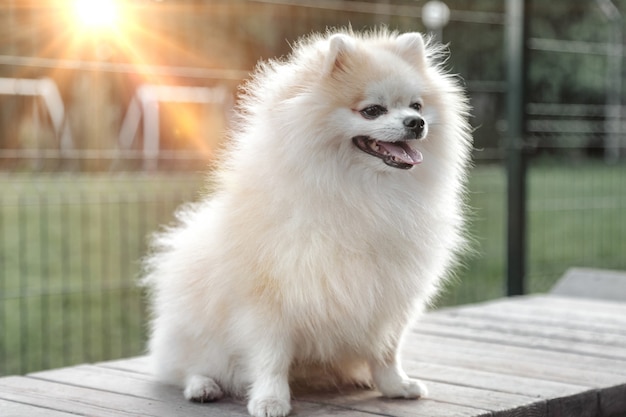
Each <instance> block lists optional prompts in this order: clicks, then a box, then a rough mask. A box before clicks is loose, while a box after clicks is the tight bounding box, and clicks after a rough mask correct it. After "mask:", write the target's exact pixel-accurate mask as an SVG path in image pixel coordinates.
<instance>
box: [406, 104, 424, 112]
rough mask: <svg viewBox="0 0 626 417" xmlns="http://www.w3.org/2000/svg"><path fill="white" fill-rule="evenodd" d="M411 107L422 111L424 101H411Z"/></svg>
mask: <svg viewBox="0 0 626 417" xmlns="http://www.w3.org/2000/svg"><path fill="white" fill-rule="evenodd" d="M409 107H411V108H412V109H413V110H416V111H421V110H422V103H418V102H415V103H411V105H410V106H409Z"/></svg>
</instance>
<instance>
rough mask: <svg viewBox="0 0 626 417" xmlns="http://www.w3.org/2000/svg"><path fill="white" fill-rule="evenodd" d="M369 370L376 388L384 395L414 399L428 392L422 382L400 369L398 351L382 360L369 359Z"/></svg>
mask: <svg viewBox="0 0 626 417" xmlns="http://www.w3.org/2000/svg"><path fill="white" fill-rule="evenodd" d="M370 370H371V371H372V378H373V379H374V384H376V388H378V390H379V391H380V392H381V393H382V394H383V395H384V396H385V397H388V398H408V399H416V398H420V397H425V396H426V395H427V394H428V390H427V389H426V386H425V385H424V384H423V383H422V382H420V381H418V380H417V379H412V378H409V377H408V376H407V374H406V373H405V372H404V370H402V366H401V365H400V358H399V354H398V352H395V353H394V354H393V355H390V357H389V358H387V359H386V360H384V361H371V362H370Z"/></svg>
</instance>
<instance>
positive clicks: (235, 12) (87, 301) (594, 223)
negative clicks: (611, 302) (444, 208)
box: [0, 0, 626, 375]
mask: <svg viewBox="0 0 626 417" xmlns="http://www.w3.org/2000/svg"><path fill="white" fill-rule="evenodd" d="M563 2H564V4H569V3H568V2H566V1H565V0H563ZM171 3H173V2H148V1H139V0H137V1H128V2H127V5H128V6H127V8H126V10H125V13H126V14H127V15H126V16H125V19H126V23H125V27H124V28H125V30H126V31H127V32H129V33H128V34H127V35H130V36H126V37H123V36H122V34H120V33H119V32H116V31H113V32H110V31H109V32H106V30H107V29H106V28H104V29H103V30H104V31H105V33H107V34H106V36H105V35H103V34H102V32H100V33H99V34H98V33H95V32H86V33H83V34H82V35H83V37H82V38H80V39H73V37H76V36H77V32H75V31H74V30H79V29H78V28H72V29H71V30H70V29H65V26H68V27H69V26H70V23H69V20H68V19H70V17H69V14H70V10H69V9H68V7H60V6H55V5H54V2H53V1H52V0H50V2H49V3H48V2H40V3H36V4H35V3H33V2H31V3H28V4H29V6H27V7H23V6H20V5H19V4H18V2H17V1H9V2H8V3H7V5H4V6H0V11H3V12H6V13H0V28H3V29H0V35H2V34H3V33H2V31H6V33H4V35H6V36H4V37H2V39H7V41H6V43H0V88H2V91H0V375H2V374H12V373H25V372H30V371H33V370H38V369H44V368H50V367H58V366H63V365H68V364H73V363H78V362H83V361H97V360H104V359H111V358H117V357H124V356H129V355H135V354H140V353H141V352H142V351H143V342H144V338H145V328H144V326H145V322H144V321H145V312H144V303H143V298H142V294H141V291H140V290H139V289H138V288H137V286H136V285H135V281H136V278H137V276H138V274H139V263H140V259H141V257H142V256H143V254H144V253H145V251H146V239H147V236H149V234H150V233H152V232H153V231H155V230H156V229H157V228H158V227H159V225H162V224H165V223H167V222H169V221H170V220H171V219H172V213H173V212H174V210H175V208H176V207H177V206H178V205H179V204H180V203H182V202H183V201H189V200H192V199H194V198H197V197H198V195H199V193H201V192H208V191H206V190H205V186H204V185H203V178H204V174H203V172H204V171H205V170H206V169H208V168H210V165H211V161H212V155H213V152H214V150H215V148H216V147H217V146H219V144H220V143H221V140H222V134H221V132H222V131H223V129H224V127H225V126H227V125H228V117H229V109H230V108H231V106H232V98H233V97H234V95H235V94H236V86H237V85H238V84H239V82H240V81H241V80H242V79H243V78H245V77H246V74H247V73H248V71H249V70H250V69H251V68H252V67H253V65H254V63H255V62H256V60H257V59H258V58H267V57H272V56H280V55H281V54H284V53H286V52H287V51H288V48H289V42H292V41H293V40H294V39H295V38H296V37H297V36H299V35H301V34H303V33H307V32H309V31H312V30H318V31H319V30H322V31H323V30H325V28H326V27H327V26H345V25H347V24H348V23H349V22H350V23H351V24H352V26H353V27H354V28H355V29H360V28H363V27H372V26H374V25H377V24H381V23H384V24H387V25H389V26H390V27H393V28H397V29H399V30H419V31H426V30H427V28H426V27H425V26H424V24H423V22H422V16H421V11H422V6H423V4H424V2H416V1H412V0H411V1H408V0H407V1H401V0H397V1H395V0H394V1H386V2H374V1H371V2H370V1H341V0H324V1H313V0H310V1H305V0H302V1H287V0H271V1H270V0H267V1H264V0H258V1H244V0H240V1H200V0H196V1H194V0H181V1H177V2H175V3H174V4H171ZM447 3H448V5H449V6H450V22H449V24H448V25H447V26H446V27H444V28H443V29H441V30H439V33H438V35H439V36H441V37H442V40H443V41H444V42H449V43H450V50H451V54H452V57H451V59H450V61H449V62H448V63H447V65H448V66H449V67H451V68H452V71H454V72H459V73H461V74H462V75H463V77H464V79H465V83H466V85H467V87H468V90H469V93H470V96H471V100H472V104H473V108H474V116H473V119H472V123H473V125H474V126H476V129H477V130H476V132H475V138H476V144H475V146H476V151H475V152H474V159H475V168H473V170H472V174H471V178H470V183H469V196H468V203H469V206H470V213H469V215H470V218H471V222H470V230H469V233H470V235H471V237H472V240H473V242H474V243H473V245H472V251H470V253H468V255H467V256H466V257H465V258H464V260H463V262H462V265H461V266H460V267H459V268H458V269H457V271H456V274H455V276H454V277H453V278H452V279H451V281H450V284H449V285H448V288H447V290H446V291H445V292H444V294H443V295H442V296H441V298H440V300H439V305H447V304H456V303H466V302H474V301H481V300H487V299H491V298H495V297H499V296H502V295H504V294H505V293H506V288H505V285H506V283H505V279H504V274H505V267H506V245H505V235H506V228H505V224H506V219H507V211H506V209H507V208H506V198H505V196H506V192H507V188H506V187H507V181H506V166H505V164H504V156H505V149H506V146H505V138H506V123H505V122H504V120H505V113H504V110H505V101H506V94H507V88H506V83H505V71H504V67H505V64H506V63H505V53H504V43H503V39H504V36H505V30H504V22H505V7H504V5H505V3H504V2H484V4H482V3H481V4H480V5H474V4H473V3H471V2H465V1H461V0H457V1H449V2H447ZM537 3H539V2H537ZM557 3H558V2H557ZM582 3H584V5H578V6H576V7H577V8H580V11H581V12H582V13H583V14H585V13H587V15H588V16H590V17H588V18H590V19H595V18H601V16H602V10H601V8H600V6H598V4H599V3H601V2H594V1H589V2H581V4H582ZM577 4H578V3H577ZM620 10H622V11H623V9H620ZM549 11H550V10H543V9H542V8H541V6H537V5H535V8H534V9H533V14H534V16H535V17H536V22H537V24H538V25H540V24H542V22H543V21H544V20H546V21H550V19H551V18H552V16H551V15H549V13H548V12H549ZM598 16H600V17H598ZM71 18H75V16H74V17H71ZM131 18H132V19H131ZM586 18H587V17H585V18H582V19H583V20H584V19H586ZM133 22H134V23H133ZM82 30H87V29H84V28H83V29H82ZM89 30H92V29H89ZM532 30H533V29H532V28H531V34H530V38H531V41H530V42H529V46H530V47H531V49H530V53H529V58H530V60H529V66H530V67H529V71H531V72H533V71H534V72H537V71H539V72H540V71H545V65H544V66H543V67H539V68H536V67H533V65H534V64H533V60H535V61H541V60H542V59H545V57H541V56H539V54H551V55H550V57H551V58H550V59H556V58H555V57H554V56H555V55H554V54H557V55H558V54H566V55H567V56H568V58H567V59H568V60H569V61H568V63H567V65H561V66H558V67H555V68H554V69H553V70H554V71H555V72H554V77H560V78H567V77H568V76H569V77H574V75H571V74H570V75H568V74H565V75H563V71H567V69H568V68H578V67H586V66H592V67H593V66H599V67H601V68H602V69H604V67H603V65H604V64H603V62H607V59H608V60H610V59H611V58H609V55H607V54H602V53H598V52H597V51H595V53H594V54H592V55H593V57H590V54H589V51H588V50H584V48H583V49H581V50H580V51H576V52H575V53H572V52H571V48H573V47H576V45H578V47H580V46H581V45H588V43H589V42H596V43H601V42H598V41H597V40H596V39H595V38H593V39H591V40H589V39H585V38H576V39H571V40H570V41H571V42H574V43H571V44H570V43H568V44H567V45H566V44H564V43H562V42H561V43H555V42H552V43H550V39H546V38H541V37H539V35H542V36H543V32H541V31H539V30H538V29H537V32H538V34H537V33H534V32H532ZM469 34H472V41H471V42H468V37H469ZM555 36H556V35H555ZM85 39H86V40H85ZM607 39H608V38H607ZM131 40H132V41H131ZM81 42H82V43H81ZM584 42H587V43H584ZM607 42H608V41H607ZM555 45H556V46H555ZM564 45H566V46H567V47H566V48H565V47H564ZM63 47H65V48H67V50H66V49H63ZM557 49H558V50H557ZM561 49H566V50H561ZM612 51H614V50H612ZM612 53H613V52H612ZM620 54H621V52H620ZM611 56H612V55H611ZM619 56H620V57H621V62H623V54H621V55H619ZM594 57H595V58H594ZM593 59H596V60H597V61H594V60H593ZM577 60H580V61H577ZM590 60H591V61H590ZM492 61H495V62H496V63H497V64H495V65H494V64H493V62H492ZM557 61H558V59H557ZM488 64H489V65H488ZM611 65H615V64H614V63H613V64H611ZM613 71H614V69H613ZM606 74H607V73H606V72H605V71H601V72H599V73H597V74H596V76H597V78H598V80H595V81H594V82H597V83H600V84H602V83H603V82H604V81H603V80H604V79H605V78H606ZM543 76H544V75H542V74H538V75H537V74H534V75H533V77H531V79H530V80H529V82H530V85H529V89H530V90H529V91H531V92H532V94H531V95H530V96H529V103H528V105H527V106H526V107H525V110H526V111H525V114H526V124H525V126H526V128H527V131H528V133H529V135H528V136H527V137H526V142H525V146H524V148H523V150H522V151H523V152H524V157H525V159H526V161H527V163H528V164H529V170H528V173H527V181H528V201H527V208H528V210H527V212H528V216H529V217H528V222H527V230H526V233H527V237H528V240H527V245H528V247H527V249H528V259H527V265H528V268H527V277H526V278H527V289H528V291H531V292H534V291H545V290H546V289H548V288H549V287H550V286H551V285H552V284H553V283H554V282H555V280H556V279H557V278H558V277H559V276H560V275H561V274H562V273H563V272H564V271H565V270H566V269H567V268H568V267H570V266H591V267H605V268H615V269H626V257H625V256H624V253H626V243H625V242H626V239H625V237H626V216H624V213H626V188H624V184H626V165H625V163H624V155H623V153H622V152H623V148H624V141H625V140H626V139H625V138H624V133H623V132H626V129H625V128H624V115H623V113H620V112H621V111H623V110H622V107H621V106H619V105H616V104H615V103H614V102H608V103H607V102H606V101H605V99H606V98H607V96H608V95H610V94H609V91H611V89H610V88H604V87H602V88H604V90H603V93H602V94H597V97H596V102H593V103H590V102H581V101H577V100H576V95H575V94H574V93H567V94H570V96H568V95H567V94H562V95H559V94H553V95H547V93H546V91H548V90H547V89H548V88H554V87H553V86H551V85H550V84H549V83H547V84H546V82H545V80H544V78H542V77H543ZM35 80H43V81H35ZM566 82H567V80H565V81H564V83H566ZM533 83H534V84H533ZM51 86H53V87H51ZM55 89H56V90H55ZM594 91H595V90H594ZM564 97H565V98H567V100H565V98H564ZM613 100H615V98H614V97H613ZM607 106H608V107H607ZM615 106H617V108H618V112H617V113H615V111H614V110H615V108H616V107H615ZM616 115H617V116H616ZM608 136H610V139H609V140H608V142H607V139H606V138H607V137H608ZM607 143H609V144H614V143H617V146H613V145H611V146H609V148H607V146H606V144H607ZM607 149H611V151H609V152H608V153H607ZM612 149H618V152H617V157H614V154H615V153H614V152H613V151H612ZM611 152H613V153H611ZM609 154H610V155H611V156H610V157H607V155H609ZM606 158H610V160H609V161H607V160H606Z"/></svg>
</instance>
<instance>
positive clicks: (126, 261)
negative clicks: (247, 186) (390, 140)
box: [0, 163, 626, 375]
mask: <svg viewBox="0 0 626 417" xmlns="http://www.w3.org/2000/svg"><path fill="white" fill-rule="evenodd" d="M201 184H202V176H201V175H196V174H165V173H159V174H150V175H149V174H125V175H100V176H94V175H69V174H67V175H47V176H44V175H42V176H39V175H34V174H22V175H17V174H9V175H6V174H5V175H4V176H0V375H2V374H12V373H25V372H29V371H34V370H38V369H44V368H52V367H59V366H64V365H69V364H74V363H79V362H85V361H97V360H104V359H112V358H118V357H125V356H130V355H136V354H139V353H141V352H142V351H143V348H144V347H143V344H144V340H145V327H144V326H145V311H144V303H143V299H142V295H141V292H140V290H139V289H137V287H136V286H135V280H136V278H137V276H138V273H139V260H140V258H141V256H142V255H143V254H144V253H145V250H146V237H147V236H148V235H149V234H150V233H151V232H153V231H154V230H156V229H157V228H158V227H159V225H162V224H164V223H167V222H169V221H170V220H171V219H172V213H173V211H174V210H175V208H176V207H177V206H178V205H179V204H180V203H181V202H183V201H189V200H191V199H194V198H196V197H197V195H198V190H200V189H201ZM624 184H626V166H625V165H615V166H605V165H601V164H589V163H587V164H579V165H568V166H564V165H547V164H545V165H537V166H533V167H532V169H531V170H530V177H529V227H530V230H529V277H528V287H529V290H530V291H532V292H536V291H545V290H547V289H548V288H550V287H551V286H552V285H553V284H554V282H555V281H556V279H558V277H559V276H560V275H561V274H562V273H563V272H564V271H565V270H566V269H567V268H568V267H570V266H574V265H576V266H589V267H602V268H616V269H626V257H624V253H626V215H625V213H626V192H625V191H626V189H625V188H624ZM469 189H470V193H469V203H470V206H471V207H472V211H471V217H472V221H471V225H470V234H471V236H472V239H473V245H472V249H473V253H471V254H469V255H468V256H466V257H465V258H464V260H463V265H462V266H461V267H460V268H458V270H457V274H456V278H455V279H453V280H452V281H451V282H450V284H449V285H448V287H447V289H446V291H445V292H444V293H443V295H442V296H441V298H440V300H439V303H438V304H439V305H450V304H459V303H467V302H475V301H481V300H487V299H492V298H496V297H500V296H502V295H504V293H505V288H504V284H503V282H504V280H503V275H504V268H505V251H506V249H505V244H504V241H505V207H504V204H505V173H504V170H503V168H502V167H500V166H495V165H494V166H480V167H477V168H474V170H473V172H472V175H471V180H470V184H469Z"/></svg>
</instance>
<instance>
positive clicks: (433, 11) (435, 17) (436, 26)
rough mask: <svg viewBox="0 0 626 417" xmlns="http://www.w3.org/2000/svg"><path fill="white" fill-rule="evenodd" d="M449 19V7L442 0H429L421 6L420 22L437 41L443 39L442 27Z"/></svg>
mask: <svg viewBox="0 0 626 417" xmlns="http://www.w3.org/2000/svg"><path fill="white" fill-rule="evenodd" d="M449 21H450V8H449V7H448V6H447V5H446V4H445V3H444V2H442V1H439V0H431V1H429V2H428V3H426V4H424V6H422V22H423V23H424V26H426V29H428V32H430V33H431V34H432V35H433V36H434V37H435V39H436V40H437V41H438V42H441V41H442V39H443V27H444V26H445V25H447V24H448V22H449Z"/></svg>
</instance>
